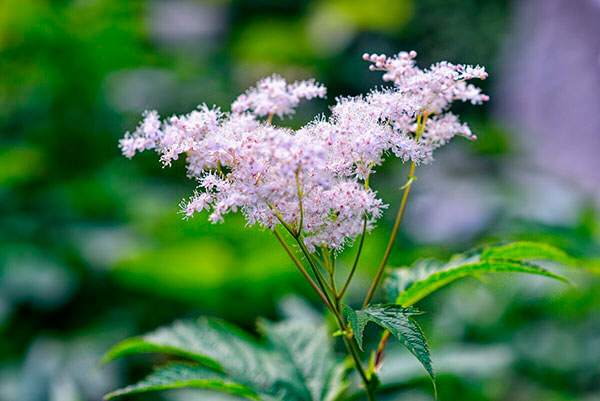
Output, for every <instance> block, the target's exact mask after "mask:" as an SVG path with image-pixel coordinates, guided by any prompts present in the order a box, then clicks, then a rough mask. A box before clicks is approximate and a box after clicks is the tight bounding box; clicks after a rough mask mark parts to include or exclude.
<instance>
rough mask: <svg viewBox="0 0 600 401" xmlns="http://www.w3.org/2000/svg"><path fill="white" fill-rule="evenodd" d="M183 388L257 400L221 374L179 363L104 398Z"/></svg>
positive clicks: (247, 389)
mask: <svg viewBox="0 0 600 401" xmlns="http://www.w3.org/2000/svg"><path fill="white" fill-rule="evenodd" d="M183 387H193V388H203V389H211V390H218V391H224V392H228V393H232V394H235V395H239V396H241V397H246V398H249V399H253V400H258V396H257V394H256V393H255V392H254V391H253V390H252V389H250V388H249V387H247V386H244V385H242V384H239V383H235V382H233V381H231V380H230V379H229V378H228V377H227V376H226V375H224V374H222V373H219V372H215V371H213V370H210V369H208V368H205V367H203V366H199V365H186V364H181V363H177V364H170V365H167V366H166V367H163V368H161V369H158V370H156V371H155V372H154V373H152V374H150V375H149V376H148V377H146V378H145V379H144V380H142V381H140V382H139V383H137V384H133V385H131V386H127V387H125V388H122V389H120V390H117V391H113V392H112V393H109V394H107V395H106V396H105V397H104V398H105V399H111V398H114V397H118V396H121V395H127V394H135V393H144V392H147V391H156V390H167V389H175V388H183Z"/></svg>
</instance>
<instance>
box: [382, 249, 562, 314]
mask: <svg viewBox="0 0 600 401" xmlns="http://www.w3.org/2000/svg"><path fill="white" fill-rule="evenodd" d="M539 259H545V260H552V261H558V262H561V263H565V262H567V261H572V259H571V258H569V257H568V256H567V255H566V254H565V253H564V252H562V251H560V250H559V249H556V248H553V247H551V246H549V245H546V244H537V243H534V242H516V243H512V244H508V245H502V246H498V247H490V248H485V249H483V250H480V251H477V252H471V253H469V254H461V255H455V256H454V257H452V258H451V259H450V261H448V262H447V263H442V262H438V261H434V260H424V261H418V262H416V263H415V264H414V265H413V266H412V267H411V268H400V269H393V270H392V271H390V273H389V275H388V278H387V280H386V292H387V295H388V298H389V299H390V300H393V301H394V302H395V303H397V304H400V305H404V306H409V305H414V304H415V303H416V302H418V301H420V300H421V299H423V298H424V297H426V296H427V295H429V294H431V293H432V292H434V291H436V290H438V289H439V288H441V287H443V286H445V285H447V284H449V283H451V282H453V281H456V280H458V279H460V278H463V277H468V276H477V275H479V274H484V273H497V272H512V273H529V274H536V275H540V276H545V277H549V278H553V279H557V280H560V281H564V282H568V280H567V279H566V278H564V277H562V276H559V275H557V274H554V273H552V272H550V271H548V270H546V269H543V268H541V267H539V266H536V265H534V264H531V263H528V262H526V260H539Z"/></svg>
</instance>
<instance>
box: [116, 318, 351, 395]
mask: <svg viewBox="0 0 600 401" xmlns="http://www.w3.org/2000/svg"><path fill="white" fill-rule="evenodd" d="M259 329H260V331H261V332H263V334H264V335H265V337H266V339H267V343H266V344H264V343H259V342H257V341H256V340H255V339H254V338H252V337H250V336H248V335H247V334H246V333H244V332H242V331H241V330H239V329H237V328H236V327H234V326H231V325H229V324H227V323H225V322H223V321H220V320H216V319H198V320H195V321H180V322H176V323H174V324H173V325H172V326H170V327H164V328H161V329H158V330H156V331H155V332H153V333H150V334H147V335H145V336H142V337H138V338H133V339H130V340H125V341H124V342H122V343H121V344H118V345H117V346H115V347H114V348H113V349H112V350H110V351H109V352H108V353H107V354H106V356H105V358H104V360H105V361H110V360H112V359H115V358H118V357H121V356H125V355H131V354H137V353H147V352H156V353H166V354H170V355H176V356H182V357H185V358H187V359H190V360H191V361H193V362H192V363H193V365H189V366H187V370H186V369H183V368H178V370H173V369H169V366H168V367H167V368H165V369H167V370H159V371H157V372H155V373H153V374H151V375H150V376H149V377H148V378H147V379H145V380H143V381H142V382H140V383H138V384H137V385H134V386H132V387H127V388H125V389H123V390H119V391H117V392H115V393H111V396H116V395H121V394H129V393H131V392H132V391H135V392H143V391H152V390H163V389H170V388H180V387H202V388H212V389H215V390H220V391H229V392H232V391H242V392H245V393H244V394H242V395H244V396H247V397H250V398H252V397H254V398H256V399H261V400H264V401H276V400H277V401H280V400H292V401H332V400H334V399H335V398H336V397H337V396H338V395H339V394H340V393H341V392H342V391H343V390H344V389H345V382H344V376H345V372H346V370H345V367H344V365H343V364H340V363H338V361H337V360H336V359H335V358H334V356H333V350H332V344H331V342H330V339H329V337H328V336H327V335H326V331H325V329H324V328H323V327H315V326H314V325H311V324H308V323H307V322H305V321H302V322H291V321H285V322H283V323H277V324H273V323H268V322H266V321H262V322H260V323H259ZM170 366H173V365H170ZM176 366H181V365H176ZM190 366H191V367H190ZM192 367H194V369H192ZM159 372H160V373H161V374H159ZM165 376H167V379H165ZM240 386H241V387H240ZM132 388H133V389H134V390H132ZM248 391H251V392H252V393H248ZM236 394H238V395H240V394H239V393H236ZM248 394H250V395H248Z"/></svg>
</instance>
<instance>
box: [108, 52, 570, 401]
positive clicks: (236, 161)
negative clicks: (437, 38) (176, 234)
mask: <svg viewBox="0 0 600 401" xmlns="http://www.w3.org/2000/svg"><path fill="white" fill-rule="evenodd" d="M415 58H416V52H414V51H411V52H409V53H407V52H400V53H398V54H397V55H394V56H392V57H388V56H386V55H383V54H382V55H377V54H364V55H363V59H364V60H365V61H366V62H368V63H369V68H370V69H371V70H373V71H381V72H382V73H383V76H382V78H383V81H384V82H387V83H391V85H389V86H385V87H382V88H381V89H374V90H372V91H371V92H369V93H367V94H365V95H362V96H357V97H340V98H337V99H336V102H335V104H334V105H333V106H332V107H331V113H330V114H329V115H328V116H318V117H316V118H315V119H314V120H313V121H311V122H310V123H308V124H306V125H305V126H303V127H301V128H300V129H297V130H292V129H289V128H286V127H284V126H280V125H277V124H275V122H274V118H275V117H277V118H278V119H279V120H281V119H283V118H284V117H286V116H289V115H292V114H293V113H294V109H295V107H296V106H298V104H299V103H300V101H302V100H304V99H305V100H310V99H312V98H323V97H325V95H326V89H325V87H324V86H323V85H321V84H319V83H317V82H316V81H314V80H308V81H300V82H294V83H288V82H286V80H285V79H284V78H282V77H280V76H278V75H273V76H271V77H268V78H265V79H263V80H261V81H259V82H258V83H257V84H256V86H255V87H253V88H250V89H249V90H248V91H246V93H244V94H242V95H240V96H239V97H238V98H237V99H236V100H235V101H234V102H233V103H232V105H231V108H230V110H229V111H222V110H221V109H220V108H218V107H212V108H211V107H209V106H207V105H205V104H203V105H200V106H198V108H197V109H196V110H194V111H192V112H190V113H189V114H185V115H181V116H173V117H169V118H166V119H164V120H161V119H160V117H159V115H158V113H157V112H156V111H147V112H145V113H144V118H143V121H142V122H141V123H140V125H139V126H138V127H137V129H136V130H135V131H134V132H133V133H127V134H126V135H125V137H124V138H123V139H122V140H121V141H120V148H121V149H122V151H123V154H124V155H125V156H126V157H129V158H131V157H133V156H134V155H135V154H136V153H137V152H141V151H145V150H154V151H156V152H157V153H158V154H159V155H160V161H161V162H162V163H163V164H164V165H165V166H170V165H171V164H172V163H173V162H174V161H176V160H178V159H179V158H180V157H182V158H184V159H185V162H186V164H187V174H188V177H189V178H190V179H192V180H193V181H194V182H195V183H196V184H197V188H196V189H195V191H194V192H193V194H191V196H190V197H189V199H186V200H184V201H183V202H182V203H181V213H182V214H183V217H184V218H186V219H188V218H192V217H193V216H195V215H196V214H197V213H202V212H204V211H207V212H206V213H207V215H208V219H209V220H210V221H211V222H213V223H220V222H223V221H224V219H225V216H226V215H227V214H228V213H235V212H241V213H242V214H243V215H244V217H245V219H246V222H247V225H248V226H253V225H258V226H260V227H262V228H264V229H265V230H268V231H271V232H272V233H273V235H274V236H275V238H276V239H277V240H278V241H279V242H280V243H281V245H282V247H283V248H284V250H285V251H286V252H287V254H288V255H289V256H290V258H291V259H292V261H293V263H294V264H295V265H296V266H297V268H298V270H299V272H300V273H301V275H302V276H303V277H304V279H306V281H307V283H308V284H309V285H310V286H311V287H312V288H313V290H314V292H315V293H316V294H317V296H318V298H319V299H320V300H321V301H322V302H323V304H324V306H325V307H326V308H327V310H328V311H329V313H331V314H332V315H333V317H334V320H335V323H336V325H337V327H336V328H335V330H332V331H331V332H327V331H326V329H319V328H317V329H315V328H314V327H311V328H307V327H306V324H304V323H301V322H296V321H293V320H292V321H284V322H282V323H277V324H274V323H269V322H265V321H262V322H260V323H259V331H260V332H261V333H262V334H263V335H264V337H265V341H263V342H260V341H256V340H254V339H251V338H249V337H248V336H247V335H246V334H244V333H241V332H240V331H239V330H237V329H235V328H233V327H231V326H229V325H228V324H226V323H224V322H221V321H219V320H215V319H200V320H197V321H187V322H178V323H176V324H174V325H173V326H171V327H167V328H163V329H159V330H158V331H156V332H153V333H150V334H147V335H145V336H143V337H138V338H134V339H130V340H126V341H124V342H123V343H121V344H119V345H117V346H116V347H115V348H113V350H111V351H110V352H109V353H108V354H107V356H106V360H111V359H114V358H116V357H120V356H123V355H127V354H132V353H139V352H160V353H167V354H171V355H175V356H178V357H180V358H184V359H186V360H187V362H177V363H170V364H168V365H166V366H164V367H162V368H161V369H159V370H157V371H156V372H154V373H153V374H151V375H150V376H149V377H148V378H146V379H145V380H143V381H141V382H139V383H138V384H135V385H132V386H129V387H126V388H124V389H121V390H118V391H116V392H114V393H111V394H109V395H108V396H109V397H113V396H117V395H123V394H129V393H135V392H143V391H149V390H158V389H168V388H177V387H186V386H188V387H201V388H211V389H215V390H221V391H228V392H232V393H234V394H237V395H240V396H243V397H247V398H251V399H260V400H334V399H342V398H344V397H345V396H347V395H348V394H349V393H352V391H355V390H353V388H352V386H349V384H348V381H349V378H352V377H354V376H353V375H351V374H350V372H349V369H347V367H348V366H351V367H353V368H354V370H355V371H356V373H357V375H356V377H357V378H358V380H359V381H358V383H359V384H358V389H359V391H364V393H365V395H366V397H367V398H368V399H369V400H375V399H376V393H377V390H378V388H379V387H380V383H379V380H378V376H377V373H378V372H379V370H380V369H381V366H382V364H383V360H384V355H385V347H386V344H387V342H388V340H389V338H390V336H391V335H393V336H394V337H396V338H397V339H398V340H399V341H400V342H401V344H403V345H404V346H405V347H406V348H407V349H408V350H409V351H410V352H411V353H412V354H413V355H414V356H415V357H416V358H417V359H418V360H419V361H420V362H421V363H422V364H423V366H424V368H425V370H426V372H427V373H428V375H429V376H430V377H431V379H432V380H433V382H434V388H435V375H434V371H433V366H432V362H431V356H430V350H429V347H428V345H427V342H426V340H425V335H424V333H423V331H422V330H421V329H420V327H419V326H418V324H417V323H416V321H415V319H414V316H416V315H418V314H419V313H420V312H419V311H418V310H417V309H415V308H414V307H413V306H412V305H413V304H415V303H416V302H418V301H419V300H420V299H422V298H423V297H425V296H426V295H428V294H430V293H431V292H433V291H435V290H436V289H438V288H440V287H441V286H443V285H445V284H448V283H449V282H451V281H454V280H456V279H458V278H461V277H465V276H469V275H476V274H481V273H487V272H499V271H510V272H525V273H532V274H538V275H544V276H547V277H551V278H556V279H560V280H564V279H563V278H562V277H560V276H557V275H555V274H553V273H551V272H549V271H547V270H544V269H542V268H541V267H539V266H537V265H535V264H532V263H531V262H529V260H532V259H551V260H557V261H559V262H568V257H567V256H566V255H565V254H563V253H562V252H561V251H559V250H557V249H554V248H551V247H549V246H547V245H543V244H536V243H529V242H520V243H512V244H503V245H499V246H493V247H488V248H484V249H479V250H477V251H473V252H469V253H467V254H461V255H456V256H455V257H453V258H452V259H451V260H450V261H448V262H446V263H441V262H436V261H421V262H417V263H415V265H414V266H412V267H405V268H400V269H388V271H387V272H386V265H387V261H388V258H389V256H390V253H391V251H392V248H393V245H394V240H395V237H396V234H397V232H398V228H399V225H400V222H401V219H402V215H403V213H404V209H405V206H406V203H407V199H408V196H409V192H410V189H411V186H412V185H413V184H414V180H415V170H416V167H417V166H418V165H420V164H427V163H431V162H433V160H434V153H435V151H436V149H438V148H439V147H441V146H443V145H445V144H447V143H448V142H449V141H450V140H451V139H452V138H453V137H455V136H457V135H458V136H462V137H464V138H467V139H469V140H475V139H476V137H475V135H474V134H473V133H472V132H471V130H470V129H469V127H468V126H467V125H466V124H465V123H463V122H461V121H460V119H459V118H458V116H456V115H455V114H453V113H451V112H450V111H449V109H450V107H451V105H452V103H453V102H455V101H460V102H470V103H471V104H473V105H480V104H482V103H483V102H485V101H487V100H488V99H489V98H488V96H487V95H485V94H483V93H482V92H481V90H480V89H479V88H478V87H476V86H475V85H474V84H472V83H470V81H472V80H475V79H477V80H479V79H485V78H487V73H486V72H485V69H484V68H483V67H480V66H475V67H473V66H469V65H461V64H457V65H455V64H452V63H449V62H446V61H442V62H439V63H436V64H433V65H431V66H430V67H428V68H420V67H418V66H417V64H416V61H415ZM279 120H278V121H279ZM388 157H396V158H399V159H400V160H402V161H403V162H406V163H409V164H410V168H409V173H408V178H407V181H406V183H405V184H404V186H403V187H402V188H401V192H400V193H399V194H398V195H399V196H398V198H399V199H387V200H386V201H384V200H382V199H381V198H380V197H379V196H378V193H377V191H376V189H375V188H372V187H371V186H370V182H369V178H370V177H371V175H372V174H374V173H375V171H376V169H377V167H378V166H380V165H381V164H382V163H383V161H384V159H385V158H388ZM397 204H399V205H397ZM387 209H397V215H396V220H395V224H394V227H393V229H392V232H391V235H390V237H389V241H388V244H387V248H386V250H385V252H384V254H383V255H382V258H381V262H380V264H379V266H378V269H377V272H376V274H375V276H374V277H373V280H372V284H371V286H370V288H369V290H368V292H367V293H366V294H365V298H364V302H363V305H362V307H361V308H360V309H354V308H352V307H350V306H348V305H346V304H344V303H343V300H344V295H345V294H346V292H347V289H348V287H349V286H350V283H351V281H352V278H353V276H354V273H355V272H356V270H357V269H358V268H359V261H360V255H361V250H362V248H363V246H365V243H366V242H368V241H367V240H366V234H367V232H369V231H371V230H372V229H373V228H374V227H375V225H376V223H377V221H378V219H379V218H380V217H381V216H382V214H383V213H384V212H385V211H386V210H387ZM350 245H354V248H356V249H355V251H354V252H355V255H356V256H355V258H354V262H353V263H352V264H351V265H350V266H349V268H348V269H347V271H345V272H344V273H343V274H345V277H346V279H345V280H344V281H343V282H336V259H337V257H338V256H339V254H340V253H341V252H343V251H344V250H345V248H348V247H349V246H350ZM338 273H339V272H338ZM384 274H385V276H386V277H387V279H386V284H385V293H386V295H387V301H386V302H384V303H376V304H372V303H371V300H372V299H373V297H374V295H375V293H376V290H377V288H378V287H379V285H380V283H381V281H382V278H383V277H384ZM369 322H373V323H375V324H377V325H379V326H381V328H382V329H383V332H382V335H381V339H380V342H379V345H378V346H377V347H376V348H375V349H373V350H368V349H365V343H363V330H364V328H365V326H366V324H367V323H369ZM332 334H333V335H335V336H336V337H340V338H341V339H342V342H343V343H344V345H345V348H346V350H347V355H348V360H349V361H350V362H351V363H350V364H344V363H341V362H340V361H339V360H338V359H337V357H336V356H335V354H334V353H333V349H332V344H331V343H332V338H333V336H332ZM348 387H350V388H348Z"/></svg>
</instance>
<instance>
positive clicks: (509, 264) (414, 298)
mask: <svg viewBox="0 0 600 401" xmlns="http://www.w3.org/2000/svg"><path fill="white" fill-rule="evenodd" d="M445 267H446V266H441V267H440V270H439V271H436V272H433V273H431V274H430V275H429V276H427V277H426V278H425V279H422V280H418V281H414V282H412V284H411V285H409V286H408V287H407V288H406V289H405V290H403V291H401V292H399V294H398V296H397V297H396V300H395V302H396V303H397V304H399V305H405V306H409V305H414V304H415V303H416V302H418V301H420V300H421V299H423V298H424V297H426V296H427V295H429V294H431V293H432V292H434V291H436V290H438V289H439V288H441V287H443V286H445V285H448V284H449V283H451V282H453V281H456V280H458V279H460V278H463V277H468V276H473V275H477V274H484V273H499V272H510V273H529V274H536V275H539V276H545V277H549V278H553V279H556V280H560V281H563V282H568V280H567V279H566V278H564V277H562V276H559V275H557V274H554V273H552V272H550V271H548V270H545V269H542V268H541V267H538V266H535V265H531V264H525V263H522V262H514V261H506V260H494V259H489V260H486V261H482V262H479V263H473V264H467V265H462V266H458V267H452V268H450V269H444V268H445ZM392 274H393V275H395V276H396V277H397V278H398V277H399V276H405V275H410V274H411V270H410V269H396V270H395V271H394V272H393V273H392ZM398 281H404V282H406V281H407V280H406V279H404V280H398ZM392 282H393V280H392Z"/></svg>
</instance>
